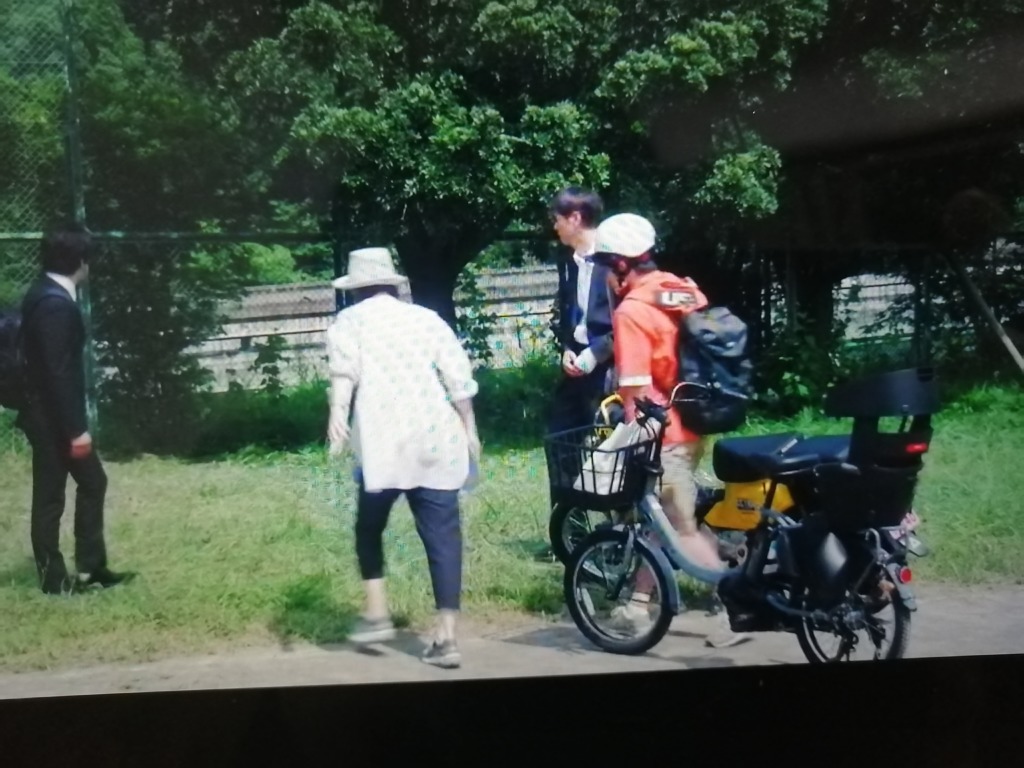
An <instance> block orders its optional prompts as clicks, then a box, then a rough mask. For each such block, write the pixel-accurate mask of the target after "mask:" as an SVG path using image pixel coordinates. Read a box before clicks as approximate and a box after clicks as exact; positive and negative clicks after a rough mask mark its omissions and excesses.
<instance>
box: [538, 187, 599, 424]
mask: <svg viewBox="0 0 1024 768" xmlns="http://www.w3.org/2000/svg"><path fill="white" fill-rule="evenodd" d="M603 207H604V206H603V204H602V201H601V198H600V197H599V196H598V195H597V194H596V193H594V192H589V191H586V190H582V189H579V188H576V187H569V188H567V189H565V190H563V191H561V192H560V193H559V194H558V195H557V196H556V197H555V199H554V200H553V201H552V204H551V214H552V218H553V219H554V228H555V233H556V234H557V235H558V239H559V241H561V243H562V244H563V245H566V246H569V247H570V248H572V253H571V254H570V256H569V258H568V259H565V260H562V261H559V264H558V297H557V306H558V323H557V327H556V334H557V336H558V341H559V345H560V346H561V349H562V371H563V373H564V374H565V375H564V376H563V377H562V379H561V381H560V382H559V384H558V387H557V389H556V390H555V393H554V398H553V400H552V403H551V411H550V416H549V419H548V433H549V434H551V433H553V432H561V431H564V430H569V429H575V428H577V427H583V426H586V425H588V424H593V422H594V412H595V410H596V409H597V406H598V405H599V404H600V401H601V399H602V397H603V396H604V395H605V394H607V393H608V392H609V391H610V386H611V382H610V381H609V377H610V372H611V369H612V352H613V345H612V307H611V302H610V294H609V291H608V268H607V267H606V266H602V265H598V264H594V262H593V258H592V257H593V254H594V238H595V232H596V229H597V225H598V222H599V220H600V218H601V214H602V211H603Z"/></svg>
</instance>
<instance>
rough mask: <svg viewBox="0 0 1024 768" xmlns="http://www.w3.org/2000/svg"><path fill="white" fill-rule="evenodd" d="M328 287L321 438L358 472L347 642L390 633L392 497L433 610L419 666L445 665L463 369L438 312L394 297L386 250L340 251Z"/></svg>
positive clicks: (453, 598)
mask: <svg viewBox="0 0 1024 768" xmlns="http://www.w3.org/2000/svg"><path fill="white" fill-rule="evenodd" d="M333 285H334V287H335V288H336V289H338V290H344V291H351V292H352V293H353V294H354V299H355V303H354V304H353V305H352V306H350V307H347V308H345V309H344V310H342V311H341V312H339V313H338V315H337V317H336V318H335V320H334V322H333V323H332V324H331V326H330V327H329V328H328V330H327V351H328V363H329V368H330V375H331V388H330V405H331V409H330V410H331V414H330V423H329V426H328V439H329V441H330V444H331V451H332V453H334V454H337V453H339V452H340V451H341V449H342V448H343V446H344V445H345V443H346V442H347V441H350V442H351V445H352V448H353V450H354V452H355V455H356V458H357V461H358V464H359V466H360V470H361V478H360V479H359V499H358V508H357V512H356V526H355V528H356V555H357V558H358V561H359V569H360V572H361V575H362V579H363V585H364V588H365V590H366V608H365V612H364V614H363V616H362V618H361V620H360V622H359V624H358V626H357V627H356V628H355V631H354V632H353V633H352V634H351V635H350V639H351V640H352V641H353V642H356V643H373V642H381V641H384V640H389V639H391V638H393V637H394V636H395V628H394V624H393V623H392V621H391V618H390V612H389V610H388V604H387V599H386V596H385V591H384V550H383V534H384V529H385V528H386V526H387V522H388V516H389V514H390V512H391V508H392V506H393V505H394V503H395V501H397V499H398V497H399V496H400V495H401V494H402V493H404V494H405V495H406V499H407V500H408V502H409V506H410V508H411V509H412V513H413V516H414V518H415V522H416V530H417V532H418V533H419V535H420V538H421V540H422V541H423V546H424V548H425V549H426V553H427V561H428V563H429V567H430V578H431V581H432V583H433V590H434V599H435V604H436V607H437V610H438V613H439V616H438V624H437V632H436V637H435V639H434V642H433V644H432V645H431V647H430V648H428V649H427V650H426V652H425V653H424V655H423V660H424V661H425V662H427V663H429V664H434V665H436V666H441V667H457V666H459V665H460V663H461V656H460V653H459V649H458V645H457V643H456V639H455V622H456V616H457V614H458V611H459V607H460V596H461V591H462V532H461V528H460V520H459V497H458V494H459V490H460V489H461V488H462V487H463V485H464V484H465V482H466V480H467V477H468V475H469V465H470V461H471V458H472V460H474V461H477V460H479V455H480V439H479V437H478V435H477V430H476V421H475V418H474V415H473V406H472V398H473V396H474V395H475V394H476V393H477V384H476V382H475V381H474V380H473V369H472V365H471V363H470V360H469V357H468V356H467V354H466V352H465V350H464V349H463V348H462V345H461V344H460V343H459V340H458V338H457V337H456V336H455V333H454V332H453V331H452V329H451V328H450V327H449V326H448V324H447V323H446V322H445V321H444V320H442V319H441V317H440V316H439V315H437V314H436V313H435V312H433V311H431V310H429V309H426V308H425V307H420V306H417V305H415V304H410V303H407V302H405V301H402V300H401V299H400V298H399V288H400V287H403V286H405V285H406V278H405V277H403V276H401V275H399V274H397V273H396V272H395V268H394V263H393V261H392V258H391V253H390V252H389V251H388V250H387V249H386V248H363V249H360V250H357V251H353V252H352V253H350V254H349V270H348V274H347V275H345V276H344V277H341V278H338V279H337V280H335V281H334V283H333ZM350 417H351V426H352V429H351V435H350V433H349V421H350Z"/></svg>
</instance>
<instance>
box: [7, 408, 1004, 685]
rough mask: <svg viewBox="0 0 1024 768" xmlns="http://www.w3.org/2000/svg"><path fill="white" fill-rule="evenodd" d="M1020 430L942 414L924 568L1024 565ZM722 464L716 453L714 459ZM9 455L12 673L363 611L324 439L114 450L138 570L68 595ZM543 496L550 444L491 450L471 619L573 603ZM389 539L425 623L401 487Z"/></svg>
mask: <svg viewBox="0 0 1024 768" xmlns="http://www.w3.org/2000/svg"><path fill="white" fill-rule="evenodd" d="M843 427H844V425H843V424H842V423H836V422H827V421H822V420H816V419H813V418H811V417H810V415H808V414H804V415H802V416H800V417H798V418H796V419H793V420H790V421H788V422H785V423H771V422H763V421H755V422H754V423H753V424H752V425H751V426H750V427H749V428H748V429H747V430H746V431H747V432H751V433H752V432H759V433H765V432H770V431H782V430H787V429H798V430H803V431H806V432H810V433H819V434H820V433H830V432H831V433H836V432H841V431H842V430H843ZM1022 427H1024V400H1022V397H1021V394H1020V392H1019V391H1014V392H1009V393H1007V392H1005V391H1002V393H1001V394H1000V393H995V394H994V395H993V394H992V393H989V394H988V395H985V396H983V397H978V398H975V399H974V400H972V399H971V398H966V399H965V400H963V401H962V402H961V403H960V404H959V405H957V406H956V407H955V408H953V409H951V410H950V411H949V412H948V413H947V414H945V415H943V416H941V417H940V419H939V420H938V421H937V424H936V429H937V433H936V437H935V440H934V443H933V449H932V452H931V453H930V454H929V455H928V457H927V467H926V470H925V472H924V475H923V477H922V480H921V488H920V492H919V496H918V506H919V509H920V512H921V515H922V517H923V520H924V524H923V528H922V531H921V533H922V536H923V537H924V538H925V540H926V541H927V542H928V543H929V544H930V545H931V546H932V547H933V555H932V556H931V557H930V558H927V559H925V560H922V561H918V562H917V563H915V571H916V572H917V573H918V574H919V576H920V577H921V578H923V579H925V580H932V581H936V580H950V581H957V582H960V583H967V584H971V583H978V582H992V581H1002V582H1006V581H1011V582H1020V581H1021V580H1022V579H1024V511H1022V505H1021V502H1020V493H1021V491H1022V490H1024V482H1022V481H1021V479H1020V474H1019V473H1020V469H1019V468H1020V461H1019V459H1018V453H1017V451H1018V448H1017V443H1018V440H1019V435H1020V434H1022ZM709 461H710V451H709V452H708V455H707V457H706V459H705V470H707V469H708V468H709V467H708V463H709ZM0 467H2V471H0V617H2V619H0V621H2V622H3V623H2V625H0V626H2V628H0V669H3V670H19V669H33V668H35V669H39V668H49V667H69V666H74V665H77V664H85V663H97V662H107V661H120V660H131V661H138V660H146V659H154V658H159V657H166V656H169V655H178V654H186V653H204V652H218V651H224V650H227V649H238V648H241V647H243V646H246V645H250V646H251V645H261V644H267V643H288V642H290V641H292V640H296V639H301V640H306V641H311V642H315V643H330V642H337V641H340V640H343V639H344V637H345V633H346V631H347V630H348V628H349V626H350V623H351V621H352V619H353V617H354V612H355V611H357V610H358V609H359V607H360V604H361V593H360V587H359V579H358V572H357V570H356V565H355V556H354V550H353V542H352V524H353V519H354V503H353V498H352V488H353V483H352V479H351V477H350V474H349V472H350V467H349V466H348V464H347V463H344V462H331V461H328V460H327V459H326V457H325V456H324V455H323V452H322V450H319V449H310V450H307V451H299V452H290V453H276V454H275V453H270V454H267V453H263V454H259V453H257V452H242V453H239V454H236V455H235V456H233V457H231V458H230V459H226V460H221V461H210V462H204V463H200V462H185V461H179V460H172V459H160V458H155V457H141V458H139V459H137V460H134V461H128V462H124V463H108V473H109V475H110V490H109V497H108V517H107V537H108V546H109V550H110V556H111V565H112V567H114V568H115V569H129V570H137V571H138V572H139V574H140V575H139V577H138V579H137V580H136V581H135V582H134V583H133V584H131V585H130V586H128V587H126V588H124V589H122V590H115V591H113V592H111V593H108V594H97V595H88V596H83V597H81V598H78V597H76V598H71V599H66V598H50V597H47V596H44V595H43V594H42V593H41V592H39V590H38V589H37V586H36V580H35V574H34V570H33V567H32V564H31V561H30V553H31V550H30V545H29V536H28V508H29V500H30V490H29V489H30V464H29V461H28V458H27V456H26V455H24V453H21V454H18V453H11V452H7V453H4V452H0ZM72 488H73V485H69V490H70V489H72ZM71 498H73V493H70V494H69V501H70V499H71ZM546 503H547V484H546V471H545V469H544V463H543V458H542V453H541V451H540V449H539V448H532V449H522V450H513V449H508V450H503V451H501V452H494V453H492V454H490V455H487V456H486V457H485V461H484V465H483V471H482V482H481V485H480V487H479V488H478V490H477V491H476V492H475V493H474V494H473V495H471V496H470V497H469V498H468V499H467V501H466V504H465V506H464V520H465V543H466V555H465V569H464V571H465V577H464V578H465V607H466V612H467V614H468V615H469V616H476V617H479V618H483V619H491V618H493V619H500V618H501V617H503V616H504V615H506V614H508V613H509V612H521V611H529V612H534V613H541V614H554V613H557V612H559V611H560V610H561V607H562V600H561V586H560V581H561V569H560V568H559V567H558V566H555V565H552V564H550V563H544V562H540V561H538V560H537V559H536V558H535V557H534V555H535V553H536V552H537V551H538V550H539V549H541V548H542V547H543V546H544V545H545V543H546ZM69 506H70V504H69ZM72 524H73V514H72V512H71V510H70V509H69V511H68V512H67V513H66V515H65V520H64V531H63V544H62V547H63V550H64V552H65V557H67V558H68V559H69V564H71V554H72V553H73V551H74V545H73V538H72V536H71V530H72ZM386 552H387V557H388V563H389V574H388V577H389V592H390V597H391V600H392V602H393V607H394V608H395V610H396V611H397V612H398V613H399V615H400V616H401V617H402V618H403V619H404V621H405V622H407V623H410V624H412V625H414V626H420V625H422V624H423V623H424V622H426V621H427V620H429V618H430V616H431V612H432V598H431V593H430V582H429V577H428V575H427V567H426V561H425V557H424V555H423V552H422V547H421V545H420V542H419V539H418V537H417V536H416V533H415V529H414V527H413V525H412V520H411V516H410V514H409V512H408V509H407V507H406V506H405V503H404V501H402V502H399V504H398V505H397V506H396V508H395V511H394V513H393V518H392V525H391V527H390V529H389V531H388V534H387V541H386Z"/></svg>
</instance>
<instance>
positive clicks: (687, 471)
mask: <svg viewBox="0 0 1024 768" xmlns="http://www.w3.org/2000/svg"><path fill="white" fill-rule="evenodd" d="M704 449H705V442H704V441H703V440H699V441H697V442H694V443H680V444H678V445H672V446H666V447H665V448H663V449H662V451H661V466H662V468H663V469H664V472H665V473H664V474H663V475H662V476H661V506H662V508H663V509H664V510H665V515H666V516H667V517H668V519H669V521H670V522H671V523H672V525H673V527H674V528H675V529H676V530H677V531H678V532H679V533H680V534H683V535H686V534H692V533H696V532H697V479H696V477H695V473H696V471H697V466H698V465H699V464H700V460H701V457H703V455H704Z"/></svg>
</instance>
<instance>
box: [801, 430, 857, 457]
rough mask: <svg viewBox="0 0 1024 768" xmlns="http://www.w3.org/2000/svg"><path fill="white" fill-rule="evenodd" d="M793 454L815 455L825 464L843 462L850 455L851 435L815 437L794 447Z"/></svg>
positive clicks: (807, 438) (808, 438) (804, 440)
mask: <svg viewBox="0 0 1024 768" xmlns="http://www.w3.org/2000/svg"><path fill="white" fill-rule="evenodd" d="M792 453H799V454H806V453H814V454H817V455H818V457H819V458H820V459H821V460H822V461H823V462H826V461H827V462H833V461H834V462H843V461H846V460H847V459H848V458H849V455H850V436H849V435H814V436H813V437H805V438H804V439H803V440H801V441H800V443H799V444H798V445H796V446H794V448H793V451H792Z"/></svg>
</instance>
